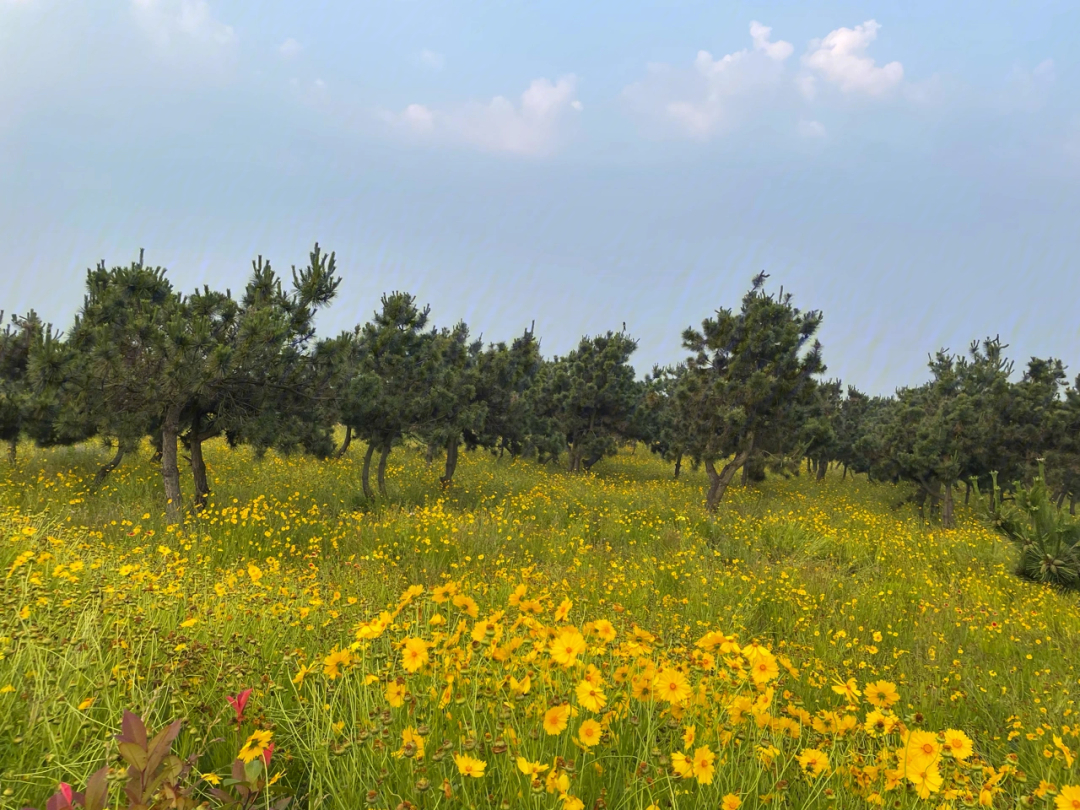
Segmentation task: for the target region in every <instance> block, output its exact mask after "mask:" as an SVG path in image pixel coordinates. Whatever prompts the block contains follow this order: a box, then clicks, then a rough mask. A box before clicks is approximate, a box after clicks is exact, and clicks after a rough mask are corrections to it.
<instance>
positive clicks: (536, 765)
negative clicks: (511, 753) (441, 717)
mask: <svg viewBox="0 0 1080 810" xmlns="http://www.w3.org/2000/svg"><path fill="white" fill-rule="evenodd" d="M523 587H524V586H523ZM517 766H518V770H519V771H521V772H522V773H523V774H525V775H526V776H539V775H540V774H542V773H543V772H544V771H546V770H547V769H548V768H549V767H550V766H549V765H544V764H543V763H540V762H529V760H527V759H525V757H518V758H517Z"/></svg>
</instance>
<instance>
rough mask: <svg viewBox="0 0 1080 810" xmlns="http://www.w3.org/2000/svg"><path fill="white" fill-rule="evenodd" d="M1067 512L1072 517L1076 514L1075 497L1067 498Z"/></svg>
mask: <svg viewBox="0 0 1080 810" xmlns="http://www.w3.org/2000/svg"><path fill="white" fill-rule="evenodd" d="M1069 514H1070V515H1072V516H1073V517H1075V516H1076V497H1075V496H1073V497H1071V498H1069Z"/></svg>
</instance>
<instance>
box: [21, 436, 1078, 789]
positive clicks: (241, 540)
mask: <svg viewBox="0 0 1080 810" xmlns="http://www.w3.org/2000/svg"><path fill="white" fill-rule="evenodd" d="M363 452H364V450H363V447H362V446H361V447H359V448H358V447H356V446H354V447H353V449H352V450H351V451H350V452H349V453H348V454H346V455H345V456H344V457H342V458H340V459H337V460H334V461H329V462H327V461H317V460H312V459H306V458H300V457H283V456H279V455H276V454H275V453H274V452H273V451H270V452H269V453H267V454H266V456H265V457H264V458H262V459H256V458H255V457H254V456H253V454H252V452H251V451H250V449H248V448H244V447H241V448H239V449H233V450H230V449H229V448H228V447H227V445H226V444H225V442H224V440H222V439H215V440H213V441H210V442H207V444H206V447H205V458H206V465H207V469H208V471H209V477H210V489H211V491H212V495H211V496H210V498H209V501H208V503H207V505H206V506H205V508H204V509H202V511H200V512H197V513H191V514H189V515H187V516H186V517H185V519H184V521H183V522H182V523H180V524H171V525H170V523H169V522H168V521H167V518H166V514H165V511H164V509H163V508H162V506H161V503H160V498H159V497H157V490H156V487H157V485H158V475H157V472H156V468H155V467H154V466H153V464H152V463H151V462H150V460H149V455H150V453H149V450H148V449H147V448H143V449H142V450H141V451H140V453H139V454H138V455H137V457H136V458H134V459H133V460H131V461H130V462H129V463H126V464H125V465H124V466H122V467H120V468H119V469H117V470H116V471H115V472H114V473H113V474H112V475H111V476H110V477H109V478H108V479H107V480H106V482H105V484H104V485H103V486H101V487H100V488H94V487H93V479H94V472H95V470H96V468H97V465H98V464H100V457H101V456H102V453H103V451H102V450H100V448H99V447H97V446H94V445H82V446H75V447H71V448H64V449H57V450H41V449H35V448H33V447H31V446H30V445H26V446H24V447H22V448H20V453H19V461H18V463H17V464H16V465H15V466H13V467H10V468H7V469H5V470H4V472H3V473H2V474H0V568H2V576H3V597H2V600H3V607H2V611H0V807H3V808H21V807H24V806H28V805H30V806H34V807H44V806H45V804H46V802H49V803H50V804H49V806H50V807H55V808H62V807H69V806H80V805H81V806H84V807H88V808H90V807H121V806H123V807H196V806H200V805H204V806H212V807H219V806H236V807H245V808H248V807H251V808H253V807H278V808H280V807H284V806H286V803H288V806H292V807H310V808H349V809H350V810H355V808H362V807H371V808H389V809H390V810H394V809H396V810H409V809H410V808H424V809H425V810H431V809H433V808H437V807H448V808H449V807H465V808H495V807H498V808H516V807H528V808H535V809H536V810H541V809H542V808H551V810H556V809H558V810H582V809H583V808H590V810H592V809H599V808H612V809H614V808H628V809H629V810H647V809H648V808H654V809H655V810H668V809H669V808H671V809H672V810H674V808H699V807H700V808H714V809H715V808H723V810H736V808H740V807H744V808H758V807H791V808H801V807H836V808H841V807H866V806H877V807H897V808H898V807H940V808H952V807H961V806H964V807H971V806H981V807H1001V808H1004V807H1014V806H1018V805H1019V806H1024V807H1042V808H1047V810H1051V808H1053V810H1078V809H1080V764H1078V763H1077V761H1076V759H1077V756H1080V716H1078V715H1077V710H1078V706H1077V700H1078V699H1080V609H1078V607H1080V603H1078V601H1077V599H1078V597H1077V594H1076V593H1075V592H1073V593H1067V592H1063V591H1059V590H1057V589H1055V588H1054V587H1052V586H1051V585H1046V584H1038V583H1034V582H1030V581H1026V580H1023V579H1021V578H1019V577H1018V576H1016V575H1015V574H1014V569H1015V566H1016V555H1017V554H1018V550H1017V548H1016V547H1015V546H1014V545H1011V544H1010V543H1008V541H1006V540H1005V539H1003V538H1002V537H1001V536H1000V535H998V534H996V533H995V532H994V531H992V530H991V529H990V528H988V527H986V526H984V525H983V524H982V523H981V522H980V520H979V519H978V517H977V516H976V515H975V514H974V512H973V511H972V510H969V509H968V508H966V507H964V506H962V505H958V506H957V526H956V528H954V529H949V530H943V529H942V528H941V527H940V525H938V524H937V523H933V522H924V521H923V520H921V519H920V517H919V515H918V512H917V511H916V510H915V507H914V506H912V505H911V504H906V505H903V506H899V507H897V506H895V503H896V501H897V500H898V497H897V490H896V488H895V487H893V486H891V485H883V484H871V483H867V482H866V480H865V478H864V477H861V476H860V477H859V478H858V479H855V478H854V477H853V476H848V477H846V478H845V479H843V480H842V478H841V476H840V475H839V474H838V473H837V474H833V473H830V474H829V475H827V476H825V477H824V478H823V479H822V480H814V479H813V478H812V477H811V476H809V475H800V476H795V477H787V478H785V477H781V476H777V475H770V476H769V477H768V479H767V480H766V481H764V482H763V483H752V484H751V485H748V486H738V485H735V486H733V487H732V489H731V491H730V493H729V494H728V496H727V499H726V500H725V502H724V503H723V505H722V506H721V508H720V509H719V510H718V511H717V512H716V513H715V514H714V513H710V512H709V511H707V509H706V506H705V503H704V497H703V496H704V493H705V491H706V490H707V488H708V486H709V480H708V478H707V477H706V475H705V472H704V471H695V470H690V469H686V470H684V471H683V474H682V475H681V476H680V478H679V479H678V480H673V479H672V476H671V469H670V466H669V465H666V464H664V463H663V462H661V461H659V460H657V459H656V458H655V457H653V456H649V455H648V454H647V453H645V452H644V450H642V449H640V448H639V449H638V450H637V451H636V452H633V451H631V450H630V449H629V448H626V449H623V450H622V451H620V453H619V454H618V455H616V456H614V457H613V458H611V459H609V460H608V461H606V462H605V463H604V464H603V465H600V466H598V467H597V468H596V469H595V470H594V471H593V472H591V473H589V474H587V475H571V474H568V473H566V472H564V471H563V470H562V469H556V468H555V467H554V466H550V465H541V464H538V463H536V462H535V461H524V460H520V459H517V460H514V459H511V458H509V457H506V458H504V459H498V458H495V457H493V456H491V455H490V454H487V453H484V452H475V453H463V454H462V456H461V458H460V461H459V462H458V470H457V474H456V477H455V478H454V482H453V485H452V486H440V484H439V481H438V478H439V472H440V471H439V470H438V469H437V468H438V465H434V466H432V465H431V464H430V462H426V461H425V458H424V454H423V452H421V451H419V450H409V449H406V450H404V451H403V452H400V453H397V454H395V455H394V456H393V457H392V459H391V460H390V468H389V470H388V475H387V478H388V480H389V482H390V486H389V490H388V493H387V495H386V496H385V497H381V498H379V499H376V500H374V501H372V500H370V499H364V498H363V497H362V496H361V491H362V488H361V480H360V476H361V472H360V458H361V457H362V454H363ZM151 504H153V506H152V507H151V506H150V505H151ZM159 731H160V732H162V733H161V734H160V735H158V732H159ZM155 735H158V736H155ZM58 785H60V786H61V787H60V789H59V791H58V787H57V786H58ZM50 797H52V798H50ZM121 802H126V804H123V803H121Z"/></svg>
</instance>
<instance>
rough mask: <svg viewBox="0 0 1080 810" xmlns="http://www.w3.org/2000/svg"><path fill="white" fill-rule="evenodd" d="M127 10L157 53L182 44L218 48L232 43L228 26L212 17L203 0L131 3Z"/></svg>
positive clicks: (135, 0)
mask: <svg viewBox="0 0 1080 810" xmlns="http://www.w3.org/2000/svg"><path fill="white" fill-rule="evenodd" d="M131 7H132V11H133V12H134V14H135V17H136V19H137V20H138V22H139V24H140V25H141V26H142V28H143V30H144V31H145V32H146V34H147V36H149V37H150V39H151V40H152V41H153V42H154V44H155V45H156V46H157V47H158V48H159V49H161V50H169V49H171V48H174V47H176V46H179V45H181V44H183V43H192V44H198V45H203V46H217V47H221V46H225V45H230V44H232V43H233V42H235V41H236V33H235V32H234V31H233V29H232V26H230V25H226V24H225V23H223V22H221V21H220V20H218V19H217V18H215V17H214V16H213V14H212V13H211V12H210V5H209V3H207V1H206V0H131Z"/></svg>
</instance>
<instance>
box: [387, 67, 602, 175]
mask: <svg viewBox="0 0 1080 810" xmlns="http://www.w3.org/2000/svg"><path fill="white" fill-rule="evenodd" d="M576 93H577V79H576V77H575V76H573V75H567V76H562V77H561V78H559V79H558V81H555V82H552V81H550V80H549V79H543V78H541V79H535V80H533V82H532V83H531V84H530V85H529V87H528V89H527V90H525V92H523V93H522V94H521V97H520V100H519V101H518V102H517V103H514V102H513V101H511V100H510V99H507V98H505V97H503V96H495V97H494V98H493V99H491V101H489V102H486V103H481V102H470V103H467V104H463V105H460V106H458V107H453V108H446V109H432V108H430V107H427V106H425V105H423V104H410V105H409V106H407V107H406V108H405V109H404V110H403V111H401V112H387V111H382V112H380V113H379V117H380V118H381V119H382V120H383V121H385V122H386V123H387V124H389V125H391V126H392V127H394V128H395V129H396V130H398V131H399V132H404V133H405V134H408V135H410V136H413V137H414V138H417V139H423V140H427V141H430V142H443V143H461V144H467V145H469V146H472V147H475V148H477V149H481V150H484V151H489V152H504V153H510V154H517V155H531V156H538V155H545V154H549V153H551V152H552V151H554V150H555V149H556V148H557V147H558V146H559V145H561V143H562V142H563V141H564V140H565V137H566V131H565V126H564V124H565V121H566V119H567V118H568V117H569V116H570V115H571V114H572V113H573V112H575V111H580V110H581V109H582V105H581V102H580V101H578V100H577V98H576Z"/></svg>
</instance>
